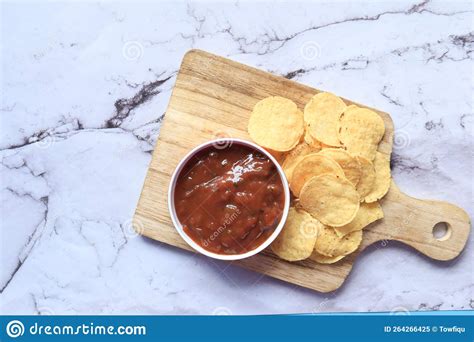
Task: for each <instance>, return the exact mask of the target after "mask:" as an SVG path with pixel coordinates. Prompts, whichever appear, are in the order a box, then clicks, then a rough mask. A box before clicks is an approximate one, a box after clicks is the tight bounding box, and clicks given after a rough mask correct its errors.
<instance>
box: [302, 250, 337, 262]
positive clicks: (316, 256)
mask: <svg viewBox="0 0 474 342" xmlns="http://www.w3.org/2000/svg"><path fill="white" fill-rule="evenodd" d="M309 258H310V259H311V260H313V261H316V262H318V263H320V264H334V263H336V262H338V261H339V260H341V259H343V258H345V255H339V256H335V257H328V256H325V255H322V254H319V253H318V252H316V251H313V253H312V254H311V256H310V257H309Z"/></svg>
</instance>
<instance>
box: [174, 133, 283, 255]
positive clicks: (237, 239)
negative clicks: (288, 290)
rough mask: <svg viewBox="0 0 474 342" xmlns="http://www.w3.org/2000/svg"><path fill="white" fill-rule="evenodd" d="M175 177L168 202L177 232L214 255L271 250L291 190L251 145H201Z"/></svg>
mask: <svg viewBox="0 0 474 342" xmlns="http://www.w3.org/2000/svg"><path fill="white" fill-rule="evenodd" d="M173 178H174V179H172V184H171V187H170V194H172V195H173V196H171V198H170V199H169V200H171V201H173V203H172V206H170V209H171V215H172V217H174V219H176V220H177V221H178V222H175V225H176V223H178V225H179V226H180V227H177V228H178V231H179V232H180V234H181V231H180V228H181V229H182V232H184V234H185V235H186V236H187V237H189V238H190V239H191V240H192V241H193V242H194V243H195V244H197V245H198V246H199V247H201V248H202V249H204V250H205V251H207V252H210V253H212V254H216V255H223V256H225V255H227V256H230V255H245V254H248V253H249V252H251V251H255V250H256V249H258V248H259V247H262V246H264V245H265V244H266V245H268V244H269V243H270V242H271V241H270V240H273V239H270V238H271V237H273V238H275V237H276V235H278V232H279V230H281V227H282V226H283V224H284V220H285V219H286V213H287V211H288V203H289V198H288V197H289V191H288V184H287V182H286V179H285V178H284V175H283V172H282V170H281V168H280V167H279V165H278V164H277V163H276V161H275V160H274V159H273V157H271V156H270V155H269V154H268V153H267V152H266V151H264V150H263V149H261V148H260V147H258V146H256V145H254V144H252V143H248V142H245V141H241V140H237V139H232V140H228V141H226V142H225V143H222V142H219V143H216V142H214V143H207V144H204V145H201V147H198V148H197V149H195V150H193V151H192V152H191V153H190V155H188V158H185V159H184V161H183V162H182V163H181V164H180V166H178V168H177V170H176V172H175V175H173ZM174 215H175V216H174ZM188 242H189V241H188ZM193 247H195V246H193ZM265 247H266V246H265ZM206 254H209V253H206ZM252 255H253V254H252ZM248 256H249V255H248ZM222 259H225V258H222Z"/></svg>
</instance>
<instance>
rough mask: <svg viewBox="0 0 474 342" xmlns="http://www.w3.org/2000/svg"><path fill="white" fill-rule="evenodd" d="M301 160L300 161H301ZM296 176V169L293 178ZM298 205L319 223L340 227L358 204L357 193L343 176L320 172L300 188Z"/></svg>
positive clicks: (346, 221) (351, 216) (352, 214)
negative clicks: (320, 173)
mask: <svg viewBox="0 0 474 342" xmlns="http://www.w3.org/2000/svg"><path fill="white" fill-rule="evenodd" d="M302 162H303V161H301V162H300V163H302ZM295 177H296V170H295V172H294V173H293V179H294V178H295ZM299 197H300V205H301V206H302V207H303V208H304V209H305V210H306V211H307V212H308V213H310V214H311V215H312V216H313V217H315V218H316V219H318V220H319V221H320V222H321V223H323V224H325V225H328V226H332V227H341V226H343V225H345V224H348V223H349V222H351V221H352V220H353V219H354V217H355V216H356V214H357V211H358V210H359V205H360V198H359V194H358V193H357V191H356V189H355V188H354V186H353V185H352V183H351V182H349V181H348V180H347V179H345V178H344V177H337V176H334V175H332V174H322V175H320V176H316V177H313V178H311V179H309V180H308V181H307V182H306V183H305V184H304V186H303V188H302V189H301V193H300V196H299Z"/></svg>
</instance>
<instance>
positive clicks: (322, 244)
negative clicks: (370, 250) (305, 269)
mask: <svg viewBox="0 0 474 342" xmlns="http://www.w3.org/2000/svg"><path fill="white" fill-rule="evenodd" d="M361 241H362V231H360V230H358V231H355V232H352V233H349V234H347V235H344V236H342V237H339V236H338V235H337V233H336V231H335V230H334V228H333V227H327V226H323V228H322V229H321V230H320V232H319V235H318V239H317V240H316V244H315V245H314V250H315V251H316V252H318V253H319V254H322V255H325V256H328V257H335V256H340V255H347V254H350V253H352V252H354V251H355V250H356V249H357V248H358V247H359V245H360V243H361Z"/></svg>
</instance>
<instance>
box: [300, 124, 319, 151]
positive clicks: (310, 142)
mask: <svg viewBox="0 0 474 342" xmlns="http://www.w3.org/2000/svg"><path fill="white" fill-rule="evenodd" d="M303 140H304V142H305V143H307V144H308V145H310V146H311V147H313V148H314V149H315V150H318V151H320V150H321V148H322V145H321V142H319V141H317V140H316V139H314V138H313V137H312V136H311V134H309V128H308V125H305V131H304V137H303Z"/></svg>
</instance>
